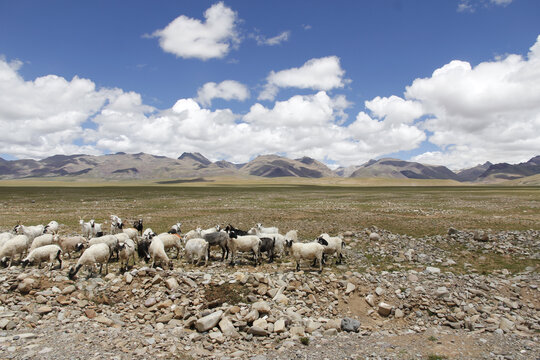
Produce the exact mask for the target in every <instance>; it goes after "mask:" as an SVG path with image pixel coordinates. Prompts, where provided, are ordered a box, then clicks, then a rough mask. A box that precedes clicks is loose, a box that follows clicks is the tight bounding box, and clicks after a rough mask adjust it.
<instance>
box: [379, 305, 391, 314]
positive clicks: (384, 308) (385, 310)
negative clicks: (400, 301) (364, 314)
mask: <svg viewBox="0 0 540 360" xmlns="http://www.w3.org/2000/svg"><path fill="white" fill-rule="evenodd" d="M377 312H378V313H379V315H381V316H388V315H390V313H391V312H392V305H390V304H387V303H385V302H380V303H379V308H378V310H377Z"/></svg>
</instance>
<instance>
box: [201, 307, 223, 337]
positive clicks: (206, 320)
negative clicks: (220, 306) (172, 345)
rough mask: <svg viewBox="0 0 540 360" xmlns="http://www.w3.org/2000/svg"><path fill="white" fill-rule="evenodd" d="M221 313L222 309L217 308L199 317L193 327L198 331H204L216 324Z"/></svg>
mask: <svg viewBox="0 0 540 360" xmlns="http://www.w3.org/2000/svg"><path fill="white" fill-rule="evenodd" d="M221 315H223V311H222V310H218V311H216V312H214V313H212V314H210V315H207V316H205V317H202V318H200V319H199V320H197V321H196V322H195V328H196V329H197V331H198V332H205V331H208V330H210V329H212V328H213V327H214V326H216V325H217V324H218V322H219V320H220V319H221Z"/></svg>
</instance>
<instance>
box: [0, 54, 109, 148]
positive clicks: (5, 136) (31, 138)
mask: <svg viewBox="0 0 540 360" xmlns="http://www.w3.org/2000/svg"><path fill="white" fill-rule="evenodd" d="M21 65H22V63H21V62H19V61H13V62H10V63H8V62H7V61H6V60H5V59H2V58H0V128H1V129H2V131H1V132H0V153H7V154H11V155H13V156H16V157H29V158H42V157H44V156H48V155H54V154H70V153H74V152H80V151H84V152H88V153H95V150H94V149H93V148H91V147H82V148H81V147H78V146H76V145H74V144H73V142H74V141H75V140H76V139H78V138H81V137H82V135H83V130H82V124H83V123H84V122H85V121H87V119H88V118H89V117H91V116H92V115H93V114H95V113H96V112H98V111H99V110H100V109H101V107H102V106H103V104H105V102H106V101H108V99H111V98H113V97H115V96H116V94H117V92H118V91H117V90H107V89H104V90H100V91H97V90H96V88H95V84H94V83H93V82H92V81H90V80H88V79H81V78H79V77H77V76H76V77H74V78H73V79H72V80H71V81H68V80H66V79H64V78H62V77H59V76H55V75H47V76H43V77H38V78H36V79H35V80H34V81H25V80H24V79H23V78H22V77H21V76H20V75H19V74H18V70H19V68H20V66H21Z"/></svg>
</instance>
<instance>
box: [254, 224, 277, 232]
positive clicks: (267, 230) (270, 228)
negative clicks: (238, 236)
mask: <svg viewBox="0 0 540 360" xmlns="http://www.w3.org/2000/svg"><path fill="white" fill-rule="evenodd" d="M255 227H256V228H257V229H258V230H259V231H260V232H262V233H265V234H277V233H279V230H278V228H277V227H264V226H262V224H261V223H259V224H257V226H255Z"/></svg>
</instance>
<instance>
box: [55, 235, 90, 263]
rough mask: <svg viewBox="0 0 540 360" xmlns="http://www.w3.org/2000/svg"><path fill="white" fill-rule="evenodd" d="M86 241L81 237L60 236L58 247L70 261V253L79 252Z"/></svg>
mask: <svg viewBox="0 0 540 360" xmlns="http://www.w3.org/2000/svg"><path fill="white" fill-rule="evenodd" d="M86 243H87V240H86V238H84V237H83V236H78V235H77V236H60V237H59V238H58V245H59V246H60V248H61V249H62V253H63V254H64V256H65V255H66V254H67V256H68V257H69V258H70V259H71V252H73V251H81V250H82V249H83V248H84V246H85V245H86Z"/></svg>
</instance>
